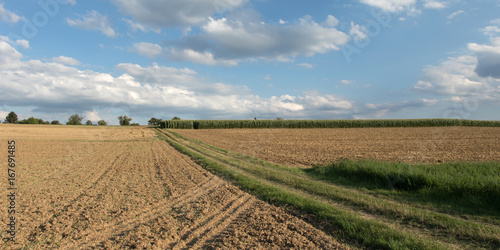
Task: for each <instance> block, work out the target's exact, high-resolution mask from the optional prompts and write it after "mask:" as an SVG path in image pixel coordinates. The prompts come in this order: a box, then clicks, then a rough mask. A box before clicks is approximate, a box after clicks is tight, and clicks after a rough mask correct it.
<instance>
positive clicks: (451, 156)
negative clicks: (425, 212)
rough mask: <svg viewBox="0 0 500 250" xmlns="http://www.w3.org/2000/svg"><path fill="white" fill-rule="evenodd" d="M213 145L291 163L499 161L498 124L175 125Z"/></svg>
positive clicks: (188, 134) (286, 163)
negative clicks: (236, 126)
mask: <svg viewBox="0 0 500 250" xmlns="http://www.w3.org/2000/svg"><path fill="white" fill-rule="evenodd" d="M175 132H177V133H179V134H181V135H184V136H187V137H189V138H193V139H197V140H201V141H203V142H205V143H208V144H210V145H214V146H216V147H220V148H223V149H228V150H233V151H236V152H238V153H241V154H245V155H251V156H255V157H257V158H260V159H265V160H268V161H271V162H274V163H278V164H284V165H289V166H293V165H296V166H311V165H313V164H328V163H330V162H332V161H338V160H340V159H344V158H348V159H353V160H361V159H372V160H382V161H392V162H408V163H440V162H461V161H475V162H484V161H500V128H486V127H431V128H342V129H201V130H175Z"/></svg>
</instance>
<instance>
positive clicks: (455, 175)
mask: <svg viewBox="0 0 500 250" xmlns="http://www.w3.org/2000/svg"><path fill="white" fill-rule="evenodd" d="M413 129H414V128H410V129H408V128H406V130H413ZM450 129H451V130H453V129H455V128H447V129H446V130H448V131H449V130H450ZM476 129H477V128H476ZM342 130H345V129H342ZM221 131H223V132H221ZM273 131H278V132H279V131H281V130H273ZM362 131H366V132H371V133H373V132H374V131H373V130H370V129H362ZM362 131H358V132H362ZM487 131H489V130H484V131H483V132H485V133H487ZM217 132H220V133H222V134H223V133H227V134H233V133H234V134H238V133H240V134H239V135H240V136H241V135H242V134H244V132H248V131H245V130H226V131H224V130H199V131H193V130H175V132H174V131H173V130H167V131H162V132H161V133H162V134H163V137H162V138H165V139H166V140H167V141H169V143H170V144H171V145H172V146H174V147H175V148H177V149H178V150H179V151H181V152H183V153H185V154H188V155H190V156H191V157H193V158H195V159H197V160H198V161H199V162H201V163H202V165H203V166H204V167H205V168H207V169H210V170H212V171H214V172H216V173H217V174H219V175H222V176H225V177H226V178H228V179H230V180H232V181H233V182H234V183H236V184H237V185H239V186H241V187H242V188H244V189H246V190H248V191H250V192H252V193H254V194H256V195H258V196H259V197H261V198H262V199H264V200H267V201H270V202H273V203H277V204H281V205H282V206H284V207H288V208H291V211H294V209H296V210H298V212H297V213H298V214H301V213H305V214H307V215H309V216H312V218H315V220H319V221H320V223H319V225H321V227H322V228H324V229H323V230H325V231H326V232H329V233H330V234H332V235H335V236H336V237H339V238H340V239H345V240H352V241H353V243H352V244H353V245H354V246H355V247H361V248H365V247H369V248H376V249H378V248H381V249H498V248H499V247H500V210H498V207H500V163H499V162H498V160H495V161H493V160H490V161H491V162H480V163H474V162H461V163H443V162H442V161H441V162H439V163H436V164H420V165H419V164H409V163H396V162H393V163H391V162H382V161H373V160H362V161H353V160H338V161H337V162H334V163H332V164H329V165H325V166H321V165H316V166H313V167H304V166H301V167H293V166H290V165H288V166H287V165H277V164H276V163H270V162H267V161H263V160H261V159H259V158H255V157H251V156H249V155H245V154H241V153H237V152H234V151H231V150H227V149H223V148H218V147H214V146H212V145H210V144H207V143H204V142H202V141H199V140H194V139H190V138H189V136H188V137H186V136H183V135H181V133H182V134H184V135H190V136H192V137H195V136H196V135H204V134H205V133H213V134H212V135H211V136H213V137H214V138H216V139H214V141H210V142H211V143H213V144H217V143H219V144H221V141H226V142H227V141H228V140H229V139H228V138H227V137H225V136H224V135H217ZM286 132H289V133H293V134H295V135H298V134H301V133H304V134H305V135H310V133H307V132H310V131H308V130H303V129H297V130H286ZM316 132H319V133H324V134H328V130H324V129H320V130H317V131H316ZM344 132H345V131H344ZM393 132H394V131H392V133H393ZM420 132H422V131H420ZM496 132H498V130H496V131H490V134H487V135H488V136H487V137H486V136H485V137H481V138H484V141H486V143H487V142H488V139H489V138H490V136H494V134H495V133H496ZM249 133H250V134H251V133H258V130H255V129H254V130H252V132H249ZM283 133H284V132H283ZM443 133H444V134H446V131H444V132H443ZM234 134H233V135H234ZM272 134H273V133H272V132H271V133H270V134H265V135H263V136H262V135H261V136H262V138H263V140H264V141H265V140H270V138H272V137H271V135H272ZM472 134H473V135H476V136H479V134H477V133H472ZM247 135H248V134H247ZM305 135H304V137H303V138H307V137H306V136H305ZM356 135H357V136H359V133H357V134H356ZM253 136H257V135H256V134H253ZM352 136H353V138H359V137H354V135H352ZM365 136H367V137H368V138H370V137H373V136H374V135H373V134H371V135H369V134H368V135H366V134H365ZM386 136H389V135H388V134H386ZM415 137H417V138H418V136H416V135H415V134H414V135H413V138H409V139H414V138H415ZM206 138H209V137H208V136H207V137H206ZM251 138H255V137H251ZM317 138H318V137H317ZM368 138H363V139H364V140H362V141H364V142H365V144H362V143H360V142H357V143H356V144H355V146H358V147H357V148H354V149H352V150H350V151H349V152H348V153H350V154H352V153H355V152H356V151H357V149H361V150H363V146H366V144H368V146H367V147H368V149H369V150H373V149H375V148H374V147H373V144H371V145H370V143H373V138H372V139H371V140H370V139H368ZM390 138H391V139H392V140H393V141H395V142H397V141H398V140H397V139H398V138H397V137H394V136H393V137H390ZM466 138H467V139H466V140H470V138H469V137H466ZM494 138H498V137H494ZM239 139H240V140H241V137H240V138H236V139H234V140H236V141H238V140H239ZM280 139H283V137H281V138H280ZM399 139H400V140H401V139H403V141H407V140H408V139H406V140H404V139H405V138H401V137H400V138H399ZM203 140H204V141H208V140H206V139H203ZM379 140H382V141H383V138H379ZM448 140H451V141H452V142H456V141H460V140H461V139H460V138H456V137H455V138H450V139H448ZM474 140H475V141H478V142H477V143H476V144H474V145H476V146H477V147H478V148H477V149H475V150H476V151H474V152H475V153H476V154H480V153H484V152H488V154H490V152H491V151H489V150H490V148H487V147H480V142H481V140H478V139H477V138H475V139H474ZM474 140H472V141H474ZM278 141H280V140H278ZM288 142H290V144H291V145H294V146H297V147H299V148H300V147H301V143H302V141H296V140H290V141H288ZM247 143H249V142H248V141H243V142H242V141H239V144H243V145H244V144H247ZM285 143H286V142H285ZM445 143H446V142H445ZM490 143H491V145H492V144H494V143H495V142H491V141H490ZM496 143H498V141H496ZM375 145H376V144H375ZM459 145H460V144H459ZM333 146H334V145H333ZM235 148H236V149H237V148H238V147H235ZM257 148H259V146H258V145H257V146H255V145H254V147H253V148H252V149H257ZM290 148H292V147H290ZM389 148H390V147H389ZM446 149H448V150H453V149H454V148H453V147H449V148H446ZM369 150H367V151H369ZM392 150H396V151H397V149H396V148H395V147H393V148H392ZM455 150H456V149H455ZM495 150H496V149H495ZM280 151H281V152H285V151H286V149H283V148H279V149H278V150H269V152H271V153H272V152H280ZM240 152H241V151H240ZM250 152H252V151H250ZM269 152H265V153H269ZM389 152H390V150H388V151H385V153H389ZM459 152H460V151H459ZM496 152H498V151H496ZM265 153H262V156H264V155H265ZM308 153H309V154H312V153H314V150H312V151H309V152H308ZM403 153H404V152H403ZM438 153H440V154H439V155H441V154H443V153H446V152H445V151H444V150H443V151H441V152H438ZM452 153H454V152H453V151H452ZM493 153H494V152H493ZM350 154H347V157H349V155H350ZM312 156H314V155H312ZM259 157H261V156H259ZM287 157H293V154H286V155H283V156H282V159H284V158H287ZM304 158H307V156H305V157H304ZM274 159H277V160H278V161H279V159H278V158H274ZM495 159H496V158H495ZM455 161H456V160H455ZM275 162H276V160H275ZM280 162H281V163H283V162H285V161H283V160H282V161H280ZM285 163H286V162H285Z"/></svg>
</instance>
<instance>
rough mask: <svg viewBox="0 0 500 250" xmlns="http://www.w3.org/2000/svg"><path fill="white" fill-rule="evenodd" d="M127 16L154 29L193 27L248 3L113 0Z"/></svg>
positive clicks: (244, 0)
mask: <svg viewBox="0 0 500 250" xmlns="http://www.w3.org/2000/svg"><path fill="white" fill-rule="evenodd" d="M112 2H113V3H114V4H115V5H116V6H118V8H119V9H120V10H121V11H122V12H123V13H124V14H126V15H130V16H132V17H133V18H134V19H135V20H137V21H139V22H140V23H142V24H147V25H150V26H153V27H160V28H161V27H176V26H192V25H199V24H202V23H204V22H206V20H207V18H208V17H210V16H212V15H213V14H215V13H223V12H226V11H229V10H233V9H235V8H238V7H242V6H243V5H244V4H245V3H247V2H248V0H165V1H157V0H112Z"/></svg>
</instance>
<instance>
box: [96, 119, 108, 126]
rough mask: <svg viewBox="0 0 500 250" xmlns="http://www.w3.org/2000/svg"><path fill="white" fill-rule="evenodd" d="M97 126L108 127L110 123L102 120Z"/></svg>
mask: <svg viewBox="0 0 500 250" xmlns="http://www.w3.org/2000/svg"><path fill="white" fill-rule="evenodd" d="M97 125H99V126H107V125H108V123H107V122H106V121H105V120H100V121H98V122H97Z"/></svg>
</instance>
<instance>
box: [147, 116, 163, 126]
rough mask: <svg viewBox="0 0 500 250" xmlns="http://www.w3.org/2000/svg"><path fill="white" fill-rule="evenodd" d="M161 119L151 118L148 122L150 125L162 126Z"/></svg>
mask: <svg viewBox="0 0 500 250" xmlns="http://www.w3.org/2000/svg"><path fill="white" fill-rule="evenodd" d="M160 122H161V119H158V118H154V117H151V119H149V121H148V125H160Z"/></svg>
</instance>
